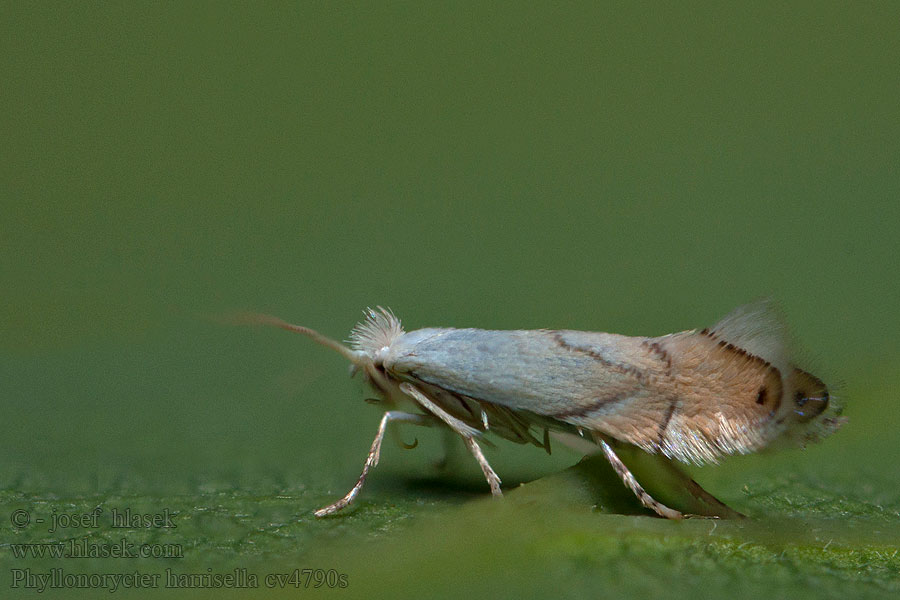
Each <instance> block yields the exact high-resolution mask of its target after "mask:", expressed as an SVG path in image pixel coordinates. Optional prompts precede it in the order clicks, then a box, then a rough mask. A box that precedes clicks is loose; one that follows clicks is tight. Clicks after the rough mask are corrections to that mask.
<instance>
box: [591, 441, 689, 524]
mask: <svg viewBox="0 0 900 600" xmlns="http://www.w3.org/2000/svg"><path fill="white" fill-rule="evenodd" d="M597 441H598V443H599V444H600V448H602V449H603V454H604V455H605V456H606V460H608V461H609V462H610V464H611V465H612V467H613V469H615V471H616V473H617V474H618V475H619V477H620V478H621V479H622V482H623V483H624V484H625V485H626V486H627V487H628V489H630V490H631V491H632V492H634V495H635V496H637V498H638V500H640V501H641V504H643V505H644V506H646V507H647V508H649V509H650V510H652V511H654V512H655V513H656V514H658V515H659V516H661V517H666V518H667V519H683V518H684V514H683V513H681V512H679V511H677V510H675V509H672V508H669V507H668V506H666V505H665V504H662V503H661V502H658V501H657V500H654V499H653V497H652V496H651V495H650V494H648V493H647V492H646V491H645V490H644V488H642V487H641V484H639V483H638V482H637V479H635V478H634V475H632V474H631V471H629V470H628V467H626V466H625V464H624V463H623V462H622V461H621V460H620V459H619V457H618V456H617V455H616V453H615V452H613V449H612V448H610V447H609V444H607V443H606V440H603V439H600V440H597Z"/></svg>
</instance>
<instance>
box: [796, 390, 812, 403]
mask: <svg viewBox="0 0 900 600" xmlns="http://www.w3.org/2000/svg"><path fill="white" fill-rule="evenodd" d="M807 400H809V398H807V397H806V394H804V393H803V392H797V393H796V394H794V403H796V404H797V406H803V405H804V404H806V402H807Z"/></svg>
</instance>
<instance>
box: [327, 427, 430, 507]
mask: <svg viewBox="0 0 900 600" xmlns="http://www.w3.org/2000/svg"><path fill="white" fill-rule="evenodd" d="M394 421H396V422H398V423H413V424H415V425H424V426H426V427H427V426H429V425H431V424H432V423H433V420H432V419H431V418H430V417H429V416H428V415H415V414H412V413H406V412H401V411H396V410H391V411H388V412H386V413H384V416H383V417H381V423H380V424H379V425H378V433H377V434H376V435H375V441H373V442H372V448H371V449H369V456H368V457H366V464H365V465H363V470H362V474H361V475H360V476H359V479H358V480H357V481H356V485H354V486H353V489H351V490H350V491H349V492H347V495H346V496H344V497H343V498H341V499H340V500H338V501H337V502H335V503H334V504H329V505H328V506H326V507H324V508H320V509H319V510H317V511H316V512H315V515H316V516H317V517H324V516H327V515H332V514H334V513H336V512H337V511H339V510H341V509H343V508H346V507H347V506H348V505H349V504H350V503H351V502H353V500H354V499H355V498H356V496H357V495H358V494H359V491H360V490H361V489H362V486H363V484H364V483H365V482H366V475H368V474H369V469H371V468H372V467H374V466H376V465H377V464H378V459H379V458H380V456H381V441H382V440H383V439H384V433H385V431H387V426H388V423H391V422H394Z"/></svg>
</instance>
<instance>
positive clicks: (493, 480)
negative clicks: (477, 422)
mask: <svg viewBox="0 0 900 600" xmlns="http://www.w3.org/2000/svg"><path fill="white" fill-rule="evenodd" d="M400 390H401V391H402V392H403V393H404V394H408V395H409V396H412V397H413V398H414V399H415V400H416V402H418V403H419V404H421V405H422V407H423V408H425V410H427V411H428V412H430V413H431V414H433V415H434V416H436V417H437V418H438V419H440V420H441V421H443V422H444V423H446V424H447V426H448V427H449V428H450V429H452V430H453V431H455V432H456V433H458V434H459V436H460V437H461V438H462V439H463V442H465V444H466V447H467V448H468V449H469V452H471V453H472V456H474V457H475V460H477V461H478V465H479V466H480V467H481V471H482V472H483V473H484V478H485V479H487V482H488V485H490V486H491V494H493V495H494V496H502V495H503V492H502V491H500V477H498V476H497V473H496V472H494V469H493V468H491V465H490V463H488V461H487V459H486V458H485V457H484V454H483V453H482V452H481V447H480V446H479V445H478V442H476V441H475V436H476V435H478V433H479V432H478V430H477V429H474V428H472V427H469V426H468V425H466V424H465V423H463V422H462V421H460V420H459V419H457V418H456V417H454V416H453V415H450V414H448V413H447V412H446V411H445V410H444V409H442V408H441V407H440V406H438V405H437V404H435V403H434V402H432V400H431V399H430V398H429V397H428V396H426V395H425V394H423V393H422V392H421V391H420V390H419V389H418V388H416V387H414V386H412V385H410V384H409V383H401V384H400Z"/></svg>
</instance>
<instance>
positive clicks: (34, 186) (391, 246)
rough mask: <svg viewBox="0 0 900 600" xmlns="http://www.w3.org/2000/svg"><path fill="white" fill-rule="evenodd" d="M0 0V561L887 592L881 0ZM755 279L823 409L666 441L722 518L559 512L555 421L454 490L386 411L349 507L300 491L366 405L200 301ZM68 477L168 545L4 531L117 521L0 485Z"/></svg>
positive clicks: (559, 319) (683, 287)
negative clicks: (79, 549)
mask: <svg viewBox="0 0 900 600" xmlns="http://www.w3.org/2000/svg"><path fill="white" fill-rule="evenodd" d="M2 13H3V17H2V19H0V33H2V35H0V51H2V52H0V56H2V58H0V68H2V83H0V86H2V88H0V89H2V93H0V103H2V105H0V109H2V110H0V140H2V141H0V153H2V154H0V173H2V179H0V194H2V197H0V201H2V209H3V210H2V215H3V216H2V219H0V284H2V294H0V303H2V304H0V306H2V309H0V356H2V361H0V403H2V404H0V406H2V413H0V414H2V416H0V511H2V512H3V514H0V518H2V519H0V567H2V568H0V586H3V587H8V586H10V585H11V584H12V571H13V570H14V569H23V568H31V569H32V570H33V571H34V572H46V571H48V570H49V569H50V568H52V567H54V566H56V567H61V568H64V569H65V570H66V571H71V572H118V571H125V570H134V569H135V568H138V569H140V570H144V571H159V570H162V569H165V568H166V567H169V568H172V569H173V570H176V571H182V572H206V569H207V568H209V569H213V570H214V571H216V572H219V571H222V572H226V571H229V570H231V569H234V568H242V567H244V568H248V569H251V570H255V571H257V572H260V573H263V572H266V571H267V570H269V571H273V570H275V566H276V565H277V566H278V568H279V569H280V568H282V567H284V568H286V569H287V568H288V567H289V568H290V569H292V568H295V567H300V568H304V567H315V568H324V569H334V570H336V571H339V572H341V573H343V574H346V575H348V578H349V586H348V587H347V588H344V589H336V590H334V592H335V594H336V595H338V594H340V595H345V596H352V595H356V596H360V597H362V596H366V595H370V597H371V595H375V596H378V595H380V594H382V593H388V592H389V593H391V594H393V595H395V596H401V597H403V596H412V595H421V594H424V593H432V592H438V593H441V594H446V595H455V594H459V593H463V592H466V591H471V592H476V593H477V592H486V591H487V592H490V593H492V594H493V595H495V596H501V597H523V596H531V595H535V596H540V595H544V594H548V595H553V596H554V597H598V596H600V595H601V594H616V593H633V594H642V595H645V596H654V595H662V594H665V595H666V596H667V597H670V598H678V597H687V596H691V597H696V596H698V595H703V594H704V593H708V594H710V595H719V596H721V595H724V594H725V593H728V594H730V595H735V594H736V595H737V596H741V595H742V594H743V595H747V597H750V596H752V595H754V594H757V593H761V592H766V593H768V594H769V595H771V596H772V597H782V596H783V597H787V596H791V597H797V595H798V594H800V593H802V592H807V593H808V594H809V596H810V597H818V598H822V597H838V596H841V597H846V595H847V594H853V595H854V597H866V596H871V597H879V596H881V595H885V596H891V595H894V594H897V593H898V592H900V576H898V570H900V557H898V555H897V548H898V546H900V526H898V524H897V523H898V519H900V487H898V484H897V480H898V477H900V460H898V450H897V445H898V441H900V434H898V433H897V432H898V417H900V408H898V404H897V400H896V397H897V389H898V384H900V319H898V318H897V305H898V295H900V282H898V266H897V260H898V257H900V253H898V250H900V243H898V233H897V229H898V225H900V169H898V165H900V106H898V101H897V98H898V97H900V69H898V48H900V30H898V28H897V25H896V24H897V22H898V19H900V9H898V8H897V5H896V4H894V3H836V2H835V3H832V2H805V3H792V4H787V5H785V4H782V3H750V4H746V5H743V6H738V5H735V4H733V3H727V4H720V3H691V4H677V5H671V4H668V5H663V4H662V3H615V4H612V3H604V4H599V3H579V4H568V5H565V6H562V5H556V4H551V3H527V4H522V3H508V4H507V3H491V4H489V5H484V4H482V3H447V4H438V3H394V2H391V3H378V4H373V3H360V4H337V3H321V4H309V3H277V2H273V3H254V4H242V3H218V2H215V3H213V2H193V3H130V2H124V3H123V2H115V3H114V2H103V3H74V4H69V3H40V4H33V3H21V2H4V3H2ZM765 295H770V296H773V297H774V298H776V299H777V300H778V301H780V303H781V304H782V306H783V308H784V311H785V313H786V314H787V315H788V318H789V320H790V322H791V323H792V325H793V328H794V331H795V333H796V335H797V337H798V339H799V340H800V346H801V347H802V349H803V351H802V356H803V360H804V364H808V365H810V366H811V367H814V370H815V372H816V373H820V374H822V376H823V378H824V379H826V380H827V381H829V382H833V385H834V386H836V394H837V395H838V396H839V397H841V398H842V399H845V400H846V411H845V414H846V415H848V416H849V418H850V423H849V425H847V426H846V427H845V428H844V429H843V430H841V431H840V432H838V434H836V435H835V436H834V437H832V438H830V439H828V440H827V441H825V442H824V443H823V444H821V445H819V446H817V447H814V448H809V449H808V450H807V451H805V452H799V451H793V452H786V453H782V454H777V455H761V456H753V457H743V458H739V459H734V460H730V461H728V462H727V463H726V464H724V465H722V466H719V467H713V468H703V469H698V470H694V474H695V476H696V477H697V479H698V480H699V481H700V482H701V483H702V484H704V485H705V486H706V487H708V488H709V489H710V490H711V491H712V492H714V493H715V494H717V495H718V496H719V497H721V498H722V499H723V500H725V501H727V502H729V503H730V504H731V505H733V506H734V507H735V508H738V509H739V510H742V511H744V512H747V513H749V514H751V515H752V516H754V517H755V518H754V519H753V521H752V522H750V523H749V524H735V523H721V524H718V525H716V524H712V525H711V524H710V523H709V522H689V523H670V522H665V521H662V520H658V519H653V518H652V517H648V516H635V515H636V514H641V515H645V514H646V513H642V511H641V510H640V508H639V507H636V506H632V505H633V502H631V503H629V501H628V499H627V498H626V499H623V500H622V506H624V507H625V508H623V509H621V510H613V511H612V512H613V513H615V512H625V513H629V514H628V516H622V515H616V514H606V512H605V511H603V510H600V509H597V510H593V511H592V509H591V500H590V494H588V495H587V496H584V497H583V496H581V495H579V493H580V492H579V490H581V491H582V492H583V486H584V483H583V478H579V475H578V472H577V471H575V472H571V471H570V472H567V473H560V471H562V470H563V469H565V468H566V467H568V466H570V465H572V464H574V463H575V462H577V460H578V458H579V457H578V456H577V455H574V454H572V453H567V452H565V451H564V450H563V449H560V450H558V451H555V452H554V454H553V455H552V456H551V457H547V456H546V455H545V454H542V453H541V452H540V451H537V450H535V449H534V448H520V447H517V446H514V445H511V444H508V443H503V442H502V441H501V442H499V443H498V447H497V448H496V449H488V450H487V453H488V457H489V459H490V460H491V461H492V463H493V464H494V466H495V468H496V469H497V470H498V472H499V473H500V475H501V477H503V479H504V483H505V484H506V486H507V489H508V490H509V492H510V493H508V494H507V498H508V502H504V503H490V502H489V501H486V500H485V497H486V495H487V489H486V485H485V484H484V481H483V479H482V478H481V476H480V473H479V472H478V470H477V467H476V466H475V465H474V464H470V463H471V461H469V460H466V458H465V457H462V456H461V457H459V458H458V460H457V461H456V462H457V464H455V465H454V468H453V469H451V470H450V472H449V473H445V474H441V473H437V472H436V471H435V470H434V469H433V468H432V467H431V462H432V461H433V460H434V459H435V458H436V457H437V456H438V455H439V454H440V449H441V444H440V436H439V435H438V433H437V432H434V431H414V430H409V429H404V430H402V432H401V433H402V436H403V438H404V439H405V440H406V441H409V440H411V439H412V437H413V436H417V437H418V438H419V439H420V441H421V444H420V446H419V448H417V449H416V450H415V451H412V452H406V451H403V450H401V449H399V448H398V447H396V445H394V444H391V443H388V444H387V446H386V449H385V452H384V456H383V459H382V462H381V465H379V467H378V468H377V469H376V470H375V471H374V472H373V474H372V476H371V477H370V482H369V484H368V486H367V488H366V489H365V490H364V491H363V494H362V496H361V497H360V500H359V503H358V506H357V508H356V509H355V510H354V511H353V512H350V513H347V515H346V516H342V517H340V518H335V519H327V520H323V521H315V520H313V519H311V517H310V511H311V510H313V509H314V508H318V507H319V506H321V505H323V504H326V503H328V502H331V501H332V500H334V499H336V498H337V497H339V496H340V495H342V494H343V493H344V492H345V491H346V490H347V489H348V488H349V487H350V485H352V483H353V482H354V481H355V479H356V477H357V475H358V472H359V469H360V468H361V466H362V463H363V460H364V457H365V453H366V451H367V449H368V447H369V444H370V443H371V439H372V437H373V435H374V433H375V429H376V427H377V422H378V419H379V412H378V409H377V408H374V407H371V406H369V405H367V404H365V403H363V402H362V400H363V399H364V398H365V397H366V395H367V393H368V392H367V391H366V390H365V389H364V388H363V386H362V385H361V384H360V382H359V380H351V379H349V378H348V377H347V366H346V364H344V363H342V360H341V359H340V358H339V357H337V356H336V355H333V354H331V353H329V352H327V351H325V350H323V349H321V348H319V347H317V346H315V345H314V344H312V343H310V342H309V341H308V340H305V339H302V338H299V337H297V336H291V335H288V334H287V333H284V332H281V331H276V330H269V329H253V328H241V327H230V326H223V325H220V324H217V323H216V322H214V321H212V320H210V319H208V318H207V317H209V316H214V315H219V314H222V313H226V312H230V311H235V310H256V311H263V312H269V313H272V314H276V315H278V316H280V317H282V318H284V319H286V320H289V321H293V322H297V323H301V324H304V325H308V326H312V327H315V328H317V329H319V330H321V331H322V332H323V333H326V334H328V335H330V336H333V337H336V338H338V339H342V338H345V337H346V335H347V334H348V332H349V330H350V328H351V327H352V326H353V324H354V323H355V322H356V321H357V320H358V319H359V318H360V317H361V312H360V311H361V309H363V308H365V307H366V306H374V305H384V306H390V307H391V308H393V309H394V311H395V312H396V313H397V314H398V315H399V316H400V317H401V318H402V319H403V320H404V322H405V324H406V325H407V327H408V328H417V327H423V326H459V327H465V326H475V327H485V328H538V327H549V328H571V329H587V330H602V331H614V332H619V333H628V334H636V335H637V334H645V335H657V334H663V333H668V332H671V331H677V330H681V329H688V328H693V327H702V326H706V325H709V324H711V323H713V322H715V321H716V320H717V319H718V318H720V317H721V316H723V315H724V314H725V313H727V312H728V311H729V310H731V309H732V308H734V307H735V306H737V305H739V304H741V303H744V302H747V301H750V300H753V299H755V298H758V297H760V296H765ZM544 476H549V477H548V478H547V479H544V480H542V481H539V482H537V483H535V484H529V485H528V486H525V487H524V488H521V489H515V488H516V484H517V483H519V482H527V481H532V480H535V479H538V478H541V477H544ZM603 477H605V480H606V482H607V483H610V484H611V485H617V484H616V482H615V479H614V477H611V476H609V474H608V473H607V474H604V475H603ZM601 487H603V486H601ZM529 490H530V491H529ZM516 498H519V500H518V501H517V500H516ZM98 505H99V506H102V507H105V509H106V510H107V512H108V511H109V510H111V508H114V507H119V508H123V507H131V508H133V510H142V511H143V512H158V511H162V510H163V509H165V508H169V509H171V510H173V511H176V512H177V513H178V515H179V517H178V518H179V519H180V520H179V523H180V525H179V527H178V529H176V530H165V531H163V530H151V531H134V532H129V534H128V535H129V536H131V537H133V538H134V539H135V540H138V539H149V540H162V541H166V540H168V541H170V542H173V543H175V542H177V543H179V544H183V545H184V546H185V548H186V550H185V557H184V558H183V559H177V560H136V561H135V560H132V561H130V562H129V561H127V560H123V559H105V560H91V559H68V560H66V559H62V560H59V561H52V560H50V559H22V558H16V557H15V556H13V554H12V549H13V547H12V546H11V544H13V543H22V542H56V541H61V540H68V539H76V538H77V539H82V538H83V537H84V536H87V538H86V539H89V540H95V541H96V540H100V541H103V540H112V541H115V540H118V539H119V538H121V537H122V536H121V533H120V532H116V531H114V530H111V529H109V528H102V527H101V528H100V529H97V530H93V529H92V530H89V531H88V530H81V531H76V530H68V531H66V532H63V533H56V534H53V535H51V534H50V533H49V532H47V531H46V530H42V529H41V528H38V527H37V526H35V525H34V524H32V525H31V526H29V527H25V528H16V527H12V526H11V524H10V523H11V522H10V520H9V518H8V513H11V511H13V510H17V509H22V510H28V511H30V512H31V514H32V515H41V514H43V515H49V514H52V512H53V511H54V510H57V511H58V512H70V513H81V512H86V511H89V510H90V509H91V508H93V507H95V506H98ZM142 536H143V537H142ZM325 587H327V586H325ZM11 591H12V593H14V594H15V595H16V596H17V597H18V596H25V595H27V594H28V593H29V591H28V590H24V589H21V588H15V589H13V590H11ZM168 591H169V592H171V590H168ZM317 591H319V592H321V591H322V589H321V588H320V589H319V590H317ZM32 592H33V590H32ZM82 592H83V593H84V594H86V595H88V596H90V597H94V596H93V594H92V593H91V592H90V591H82ZM57 593H58V594H59V595H74V594H76V593H77V590H62V591H57ZM95 593H96V592H95ZM119 593H121V594H126V592H124V591H120V592H119ZM142 593H143V594H146V595H147V596H149V597H157V596H158V597H163V596H164V595H165V594H166V593H167V590H164V589H158V590H151V591H144V592H142ZM267 593H268V592H267V591H266V590H264V589H259V590H256V591H253V590H240V591H236V592H234V597H240V598H244V597H252V596H255V595H257V594H261V595H265V594H267ZM291 593H292V594H295V593H296V590H291ZM126 595H127V594H126ZM137 595H138V596H140V594H139V593H138V594H137Z"/></svg>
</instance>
